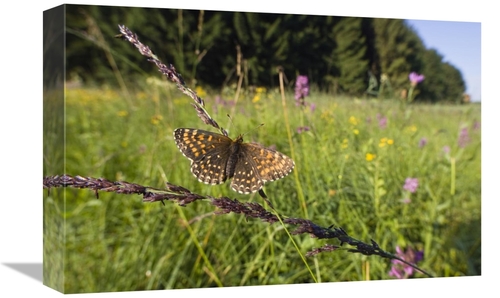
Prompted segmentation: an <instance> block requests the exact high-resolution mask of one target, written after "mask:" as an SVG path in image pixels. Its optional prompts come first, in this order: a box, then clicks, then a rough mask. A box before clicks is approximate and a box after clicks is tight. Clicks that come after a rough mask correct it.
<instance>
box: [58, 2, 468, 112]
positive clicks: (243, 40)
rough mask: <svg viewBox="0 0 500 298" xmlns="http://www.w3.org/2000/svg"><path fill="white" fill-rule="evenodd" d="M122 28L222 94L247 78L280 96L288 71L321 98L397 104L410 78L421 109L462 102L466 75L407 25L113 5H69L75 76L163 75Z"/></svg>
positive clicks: (70, 65) (69, 49) (69, 51)
mask: <svg viewBox="0 0 500 298" xmlns="http://www.w3.org/2000/svg"><path fill="white" fill-rule="evenodd" d="M118 24H124V25H126V26H127V27H129V28H130V29H131V30H132V31H134V32H135V33H137V34H138V36H139V39H140V40H141V41H142V42H143V43H144V44H147V45H149V46H150V47H151V49H152V50H153V51H154V52H155V54H156V55H158V57H159V58H160V59H161V60H162V61H163V62H164V63H167V64H173V65H174V66H175V67H176V69H177V71H178V72H179V73H181V74H182V75H183V77H184V79H185V81H186V82H189V83H190V84H202V85H208V86H211V87H213V88H221V87H222V86H224V85H227V84H231V83H232V82H234V81H236V80H237V78H238V75H239V74H243V78H244V81H243V82H244V85H245V86H247V87H248V86H263V87H268V88H273V87H276V86H277V85H278V76H277V69H278V68H280V69H282V70H283V71H284V73H285V75H286V77H287V79H288V82H289V83H290V84H292V83H293V82H294V80H295V78H296V77H297V76H298V75H306V76H308V78H309V82H310V84H311V85H312V86H314V87H316V88H317V89H319V90H322V91H324V92H331V93H334V94H345V95H350V96H377V97H379V98H390V97H398V96H400V94H401V92H402V91H404V90H407V89H408V87H409V80H408V75H409V74H410V73H411V72H417V73H421V74H424V75H425V80H424V81H423V82H422V83H420V84H419V88H418V91H419V94H418V95H417V96H416V98H415V100H416V101H431V102H438V101H455V102H458V101H460V100H461V99H462V96H463V93H464V91H465V83H464V80H463V78H462V74H461V73H460V71H459V70H458V69H457V68H456V67H454V66H453V65H451V64H449V63H447V62H444V61H443V57H442V56H441V55H440V54H439V52H437V51H436V50H434V49H426V48H425V46H424V44H423V42H422V40H421V38H420V37H419V36H418V35H417V33H416V32H415V30H414V29H413V28H411V27H410V26H409V25H408V24H407V23H406V22H405V21H404V20H402V19H384V18H360V17H339V16H318V15H292V14H279V13H252V12H229V11H203V10H179V9H156V8H136V7H112V6H83V5H67V6H66V30H67V31H66V32H67V36H66V57H67V60H66V61H67V63H66V65H67V67H66V71H67V75H68V76H71V75H75V74H77V75H78V76H79V77H80V78H81V79H83V80H84V81H86V82H89V83H97V84H102V83H106V84H112V83H113V82H116V78H115V76H116V68H118V69H119V72H120V73H121V74H122V75H123V76H124V77H126V78H127V79H128V80H130V81H133V80H136V79H137V78H138V76H142V77H144V75H145V74H151V75H153V74H154V75H157V74H156V72H157V70H156V69H155V67H154V66H153V65H150V64H149V63H148V62H147V61H145V59H144V57H142V56H140V55H138V54H137V52H136V50H135V49H134V48H132V47H131V46H130V44H128V43H126V42H123V41H121V40H119V39H116V38H114V36H115V35H116V34H117V33H118ZM96 45H98V46H97V47H96ZM109 54H111V55H112V56H113V59H114V60H115V61H118V62H117V63H116V65H118V66H116V65H115V66H113V63H112V62H111V61H112V60H113V59H110V56H109ZM191 86H192V85H191Z"/></svg>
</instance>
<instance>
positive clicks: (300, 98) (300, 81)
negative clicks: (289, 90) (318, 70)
mask: <svg viewBox="0 0 500 298" xmlns="http://www.w3.org/2000/svg"><path fill="white" fill-rule="evenodd" d="M308 95H309V80H308V79H307V76H298V77H297V81H296V82H295V104H296V105H297V106H299V105H305V102H304V98H305V97H306V96H308Z"/></svg>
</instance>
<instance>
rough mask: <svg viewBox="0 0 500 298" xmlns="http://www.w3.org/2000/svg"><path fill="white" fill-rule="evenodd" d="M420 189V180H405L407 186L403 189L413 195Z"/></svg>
mask: <svg viewBox="0 0 500 298" xmlns="http://www.w3.org/2000/svg"><path fill="white" fill-rule="evenodd" d="M417 188H418V178H410V177H408V178H406V180H405V185H403V189H404V190H407V191H409V192H411V193H414V192H416V191H417Z"/></svg>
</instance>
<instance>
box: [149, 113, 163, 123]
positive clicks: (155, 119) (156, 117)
mask: <svg viewBox="0 0 500 298" xmlns="http://www.w3.org/2000/svg"><path fill="white" fill-rule="evenodd" d="M162 119H163V117H162V116H161V115H154V116H153V117H151V123H153V125H158V124H160V122H161V120H162Z"/></svg>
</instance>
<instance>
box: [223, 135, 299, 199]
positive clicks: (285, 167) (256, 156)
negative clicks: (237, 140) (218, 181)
mask: <svg viewBox="0 0 500 298" xmlns="http://www.w3.org/2000/svg"><path fill="white" fill-rule="evenodd" d="M241 146H242V147H241V149H240V156H239V158H238V162H237V164H236V167H235V170H234V176H233V180H232V182H231V188H232V189H233V190H235V191H237V192H239V193H244V194H248V193H252V192H256V191H258V190H260V189H261V188H262V186H263V185H264V183H265V182H268V181H274V180H278V179H281V178H283V177H285V176H286V175H288V174H289V173H290V172H291V171H292V170H293V168H294V167H295V163H294V162H293V160H292V159H291V158H290V157H288V156H286V155H284V154H283V153H281V152H278V151H276V150H273V149H269V148H265V147H263V146H261V145H259V144H256V143H244V144H241Z"/></svg>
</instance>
